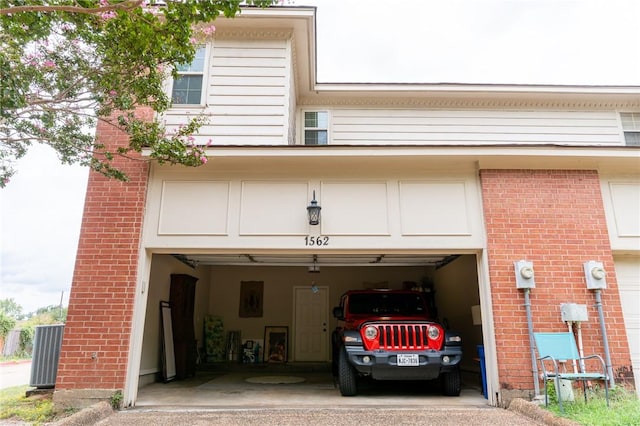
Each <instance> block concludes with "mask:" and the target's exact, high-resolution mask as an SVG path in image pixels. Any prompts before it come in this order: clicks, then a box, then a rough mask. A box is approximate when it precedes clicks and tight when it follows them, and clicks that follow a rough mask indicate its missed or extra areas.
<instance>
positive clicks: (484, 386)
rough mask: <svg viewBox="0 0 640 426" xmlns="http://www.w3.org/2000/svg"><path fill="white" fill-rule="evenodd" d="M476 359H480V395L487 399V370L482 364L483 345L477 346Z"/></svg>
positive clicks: (483, 363)
mask: <svg viewBox="0 0 640 426" xmlns="http://www.w3.org/2000/svg"><path fill="white" fill-rule="evenodd" d="M478 358H480V377H482V394H483V395H484V397H485V399H487V370H486V367H485V362H484V345H478Z"/></svg>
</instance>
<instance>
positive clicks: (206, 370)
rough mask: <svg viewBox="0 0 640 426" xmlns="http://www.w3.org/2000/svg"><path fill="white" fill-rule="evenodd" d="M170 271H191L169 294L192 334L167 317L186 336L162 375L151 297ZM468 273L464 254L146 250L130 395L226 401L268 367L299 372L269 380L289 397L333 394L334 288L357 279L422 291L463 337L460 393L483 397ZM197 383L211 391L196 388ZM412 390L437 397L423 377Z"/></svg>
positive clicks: (150, 401)
mask: <svg viewBox="0 0 640 426" xmlns="http://www.w3.org/2000/svg"><path fill="white" fill-rule="evenodd" d="M172 276H173V278H174V281H175V276H182V277H184V276H187V277H191V279H192V281H193V283H194V284H193V288H192V289H191V290H188V291H187V295H185V296H184V298H182V299H180V301H179V303H181V304H183V305H184V304H186V306H188V307H189V309H188V311H189V312H188V313H187V315H189V318H191V319H192V322H193V328H192V332H193V337H191V336H190V335H189V330H187V329H186V328H185V327H184V325H178V326H177V327H174V330H175V331H174V334H175V335H176V336H177V337H176V338H177V339H178V340H180V336H181V335H183V334H184V333H187V340H188V341H187V342H186V343H185V342H184V339H183V342H182V343H181V345H182V346H179V347H178V346H177V347H176V351H178V352H179V351H185V353H183V354H182V356H183V357H182V358H181V360H180V362H179V364H180V365H177V370H180V369H183V370H182V371H177V377H176V379H175V380H171V381H169V382H168V383H163V381H164V378H163V369H162V344H163V342H162V340H163V339H162V333H161V327H160V321H161V318H160V309H159V304H160V302H161V301H170V298H171V294H172V289H171V287H172V285H173V286H180V285H181V284H175V282H174V284H172ZM478 282H479V280H478V260H477V256H476V255H474V254H444V255H433V254H411V255H390V254H375V255H374V254H322V253H321V254H303V255H295V254H288V255H271V254H269V255H266V254H254V255H245V254H243V255H235V254H216V255H210V254H207V255H204V254H198V255H184V254H181V255H165V254H157V255H153V259H152V264H151V273H150V280H149V290H148V296H147V310H146V318H145V326H144V337H143V344H142V355H141V364H140V380H139V388H138V389H139V390H138V400H137V402H136V405H163V404H166V403H167V400H166V399H167V398H169V399H170V400H171V401H172V404H173V405H194V404H196V405H202V404H204V405H208V406H215V405H216V404H222V403H225V404H227V405H228V404H231V402H230V401H229V395H236V396H237V401H235V402H234V404H235V403H240V402H241V401H242V400H243V399H244V398H246V397H247V395H248V394H256V395H257V394H258V393H259V392H258V393H256V392H257V390H256V389H258V390H259V389H261V388H260V386H268V385H265V384H260V383H249V382H247V381H246V380H247V379H250V378H253V377H259V376H270V375H273V376H277V377H281V376H291V377H302V378H303V379H304V382H302V383H298V384H295V383H293V384H286V383H284V384H280V386H279V387H278V390H279V391H283V392H284V391H287V389H288V392H292V394H291V395H290V397H293V396H294V395H295V396H296V397H300V395H299V394H300V392H302V394H305V393H306V395H307V397H317V396H321V395H324V396H325V397H329V396H330V397H331V398H333V397H335V398H337V399H339V398H340V395H339V392H338V390H337V389H336V387H335V383H334V381H333V377H332V374H331V357H332V354H331V350H330V348H331V346H330V338H331V333H332V331H333V330H334V329H335V328H336V327H338V326H339V322H338V320H337V319H336V318H334V317H333V316H332V315H331V311H332V308H333V307H334V306H336V305H337V304H338V303H339V299H340V296H341V295H342V294H343V293H344V292H346V291H347V290H352V289H363V288H389V289H418V290H420V291H423V292H424V294H425V296H426V299H427V300H428V301H429V303H430V304H432V305H433V307H434V308H435V310H436V312H437V318H438V320H439V321H440V322H441V323H442V324H443V325H444V326H445V328H447V329H451V330H455V331H457V332H459V333H460V334H461V336H462V338H463V360H462V362H461V364H460V366H461V371H462V381H463V392H462V397H463V398H470V402H469V403H470V404H486V399H485V398H484V397H483V386H482V383H483V380H482V373H484V371H483V369H482V368H481V362H480V361H481V360H480V358H479V355H478V347H479V346H481V345H482V344H483V336H482V326H481V324H482V323H481V319H480V312H479V305H480V296H479V289H478ZM174 292H175V289H174ZM187 328H189V327H187ZM273 336H276V337H278V338H281V339H280V340H281V342H280V343H281V344H282V345H284V347H283V348H282V354H280V355H281V358H280V359H277V358H271V355H273V354H272V353H270V346H272V344H270V339H271V338H272V337H273ZM272 343H273V342H272ZM176 356H177V357H180V355H178V354H177V353H176ZM185 359H186V360H187V363H188V365H187V366H186V367H185V366H184V365H183V364H184V362H185V361H184V360H185ZM184 368H186V370H184ZM271 373H273V374H271ZM485 374H486V373H485ZM234 380H235V381H234ZM273 380H276V379H273ZM292 380H293V379H292ZM218 384H219V385H220V386H217V385H218ZM387 385H390V384H387ZM256 386H257V388H256ZM272 386H275V385H272ZM365 386H369V385H366V384H365ZM243 389H244V390H243ZM365 389H369V390H368V391H367V392H374V393H375V392H382V396H384V397H388V398H395V397H396V396H394V394H393V392H391V390H392V389H393V386H382V387H377V386H376V384H375V383H373V384H371V385H370V387H368V388H367V387H365ZM411 389H412V387H411V386H402V385H400V386H399V387H398V388H397V389H396V390H397V391H401V392H400V394H404V396H405V397H406V396H407V395H406V391H409V390H411ZM207 392H218V393H217V394H216V396H212V395H209V396H208V397H206V398H205V397H204V396H203V395H205V394H206V393H207ZM417 392H418V394H417V395H416V398H418V399H420V400H421V401H422V402H421V403H425V402H426V401H425V395H428V396H429V397H433V398H436V397H437V400H440V399H441V397H440V394H439V393H438V391H437V389H436V390H433V389H431V387H430V385H426V384H423V385H420V384H417ZM366 394H367V393H366V392H365V396H366ZM223 395H226V396H225V397H223ZM199 396H200V397H202V398H205V399H207V401H208V402H205V401H202V400H200V397H199ZM216 398H217V399H216ZM343 399H344V398H343ZM347 399H348V398H347ZM355 399H356V400H358V399H359V397H356V398H355ZM427 399H428V398H427ZM454 399H455V398H454ZM216 401H217V402H216ZM286 401H287V397H284V399H283V402H286ZM465 401H466V399H465ZM356 402H357V401H356ZM360 402H362V401H360ZM441 402H442V401H440V403H441ZM247 403H248V402H247ZM341 403H344V401H343V402H341ZM354 403H355V402H354ZM248 404H249V403H248ZM456 404H460V401H458V402H457V403H456ZM232 405H233V404H232ZM249 405H250V404H249Z"/></svg>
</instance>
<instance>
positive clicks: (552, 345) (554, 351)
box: [533, 331, 609, 413]
mask: <svg viewBox="0 0 640 426" xmlns="http://www.w3.org/2000/svg"><path fill="white" fill-rule="evenodd" d="M533 336H534V338H535V341H536V347H537V349H538V355H539V358H538V361H540V365H541V366H542V380H543V384H544V403H545V406H548V405H549V395H548V392H547V386H546V385H547V381H549V380H554V381H555V385H556V391H557V392H558V394H559V393H560V380H571V381H573V380H580V381H582V389H583V391H584V402H585V403H586V402H587V381H589V380H603V381H604V395H605V398H606V400H607V407H608V406H609V385H608V377H607V373H606V366H605V363H604V361H603V360H602V357H601V356H600V355H589V356H585V357H581V356H580V353H579V352H578V347H577V345H576V339H575V338H574V337H573V333H571V332H568V331H567V332H563V333H533ZM587 359H597V360H599V361H600V364H601V367H602V371H584V362H583V361H585V360H587ZM560 361H578V365H579V366H580V372H579V373H575V372H574V373H569V372H563V371H560V369H559V368H558V362H560ZM551 367H552V368H551ZM558 405H559V406H560V412H561V413H564V410H563V408H562V398H561V397H560V395H558Z"/></svg>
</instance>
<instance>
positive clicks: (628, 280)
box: [604, 255, 640, 396]
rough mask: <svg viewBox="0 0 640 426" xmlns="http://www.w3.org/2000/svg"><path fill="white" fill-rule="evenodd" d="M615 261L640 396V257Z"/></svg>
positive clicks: (620, 258)
mask: <svg viewBox="0 0 640 426" xmlns="http://www.w3.org/2000/svg"><path fill="white" fill-rule="evenodd" d="M614 260H615V263H616V277H617V278H618V289H619V292H620V302H621V303H622V313H623V314H624V325H625V327H626V329H627V339H628V341H629V351H630V352H631V363H632V366H633V372H634V376H635V381H636V393H637V394H638V396H640V255H637V256H617V257H615V258H614ZM604 291H607V290H604Z"/></svg>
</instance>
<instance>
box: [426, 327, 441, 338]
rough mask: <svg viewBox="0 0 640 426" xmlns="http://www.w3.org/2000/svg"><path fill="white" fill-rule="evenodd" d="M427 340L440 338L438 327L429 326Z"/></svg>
mask: <svg viewBox="0 0 640 426" xmlns="http://www.w3.org/2000/svg"><path fill="white" fill-rule="evenodd" d="M428 333H429V339H431V340H437V339H438V338H440V329H439V328H438V327H435V326H433V325H431V326H429V331H428Z"/></svg>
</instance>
